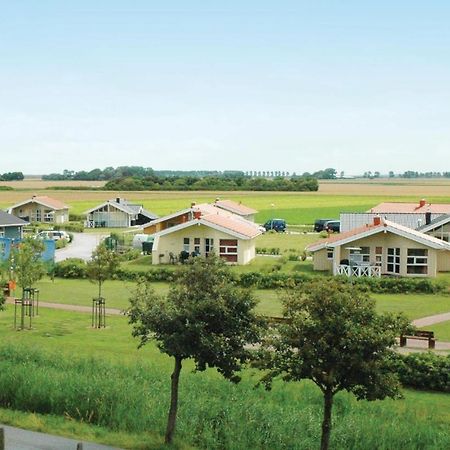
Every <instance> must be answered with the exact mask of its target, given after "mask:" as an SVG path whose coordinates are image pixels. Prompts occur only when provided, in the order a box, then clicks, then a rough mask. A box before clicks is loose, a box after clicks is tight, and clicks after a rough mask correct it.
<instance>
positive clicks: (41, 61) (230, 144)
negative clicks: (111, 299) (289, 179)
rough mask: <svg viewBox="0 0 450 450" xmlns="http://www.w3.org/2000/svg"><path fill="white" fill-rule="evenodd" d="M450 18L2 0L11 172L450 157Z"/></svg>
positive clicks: (0, 44) (344, 6)
mask: <svg viewBox="0 0 450 450" xmlns="http://www.w3.org/2000/svg"><path fill="white" fill-rule="evenodd" d="M224 4H225V6H224ZM449 23H450V2H448V1H428V2H424V1H420V2H419V1H414V0H410V1H395V2H392V1H384V0H383V1H376V2H375V1H373V2H361V1H322V2H321V1H310V2H305V1H291V2H289V1H282V0H281V1H272V2H269V1H266V2H264V1H243V0H241V1H234V0H229V1H227V2H223V1H222V2H212V1H209V2H208V1H184V2H183V1H169V0H168V1H151V0H147V1H133V0H128V1H119V0H116V1H114V0H108V1H96V0H89V1H85V0H77V1H68V0H65V1H45V0H39V1H37V0H36V1H31V0H29V1H25V0H17V1H14V2H12V1H4V0H0V32H1V34H0V37H1V39H0V149H1V154H2V156H3V158H2V162H1V164H0V172H5V171H9V170H23V171H24V172H26V173H48V172H52V171H62V170H63V169H65V168H70V169H75V170H80V169H91V168H94V167H102V168H103V167H106V166H117V165H135V164H137V165H144V166H151V167H153V168H155V169H242V170H289V171H291V172H293V171H296V172H303V171H306V170H308V171H313V170H317V169H319V168H323V167H329V166H332V167H336V168H337V169H338V170H345V171H346V172H347V173H348V174H351V173H361V172H363V171H366V170H380V171H382V172H387V171H389V170H394V171H403V170H407V169H415V170H424V171H425V170H450V164H449V162H448V161H449V156H448V155H449V153H450V152H449V148H450V128H449V123H450V26H449Z"/></svg>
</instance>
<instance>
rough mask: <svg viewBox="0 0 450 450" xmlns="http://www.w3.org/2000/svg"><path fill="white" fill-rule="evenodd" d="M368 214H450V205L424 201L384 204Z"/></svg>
mask: <svg viewBox="0 0 450 450" xmlns="http://www.w3.org/2000/svg"><path fill="white" fill-rule="evenodd" d="M367 212H372V213H378V214H383V213H410V214H411V213H422V214H425V213H427V212H430V213H432V214H450V203H428V202H425V201H424V200H421V201H420V202H416V203H403V202H384V203H380V204H379V205H377V206H374V207H373V208H371V209H370V210H369V211H367Z"/></svg>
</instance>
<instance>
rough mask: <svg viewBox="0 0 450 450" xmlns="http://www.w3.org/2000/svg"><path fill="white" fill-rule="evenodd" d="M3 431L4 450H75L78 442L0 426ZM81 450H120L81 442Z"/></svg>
mask: <svg viewBox="0 0 450 450" xmlns="http://www.w3.org/2000/svg"><path fill="white" fill-rule="evenodd" d="M0 428H3V429H4V430H5V450H76V449H77V444H78V443H79V442H80V441H77V440H75V439H68V438H64V437H60V436H54V435H51V434H46V433H37V432H35V431H28V430H23V429H22V428H15V427H9V426H6V425H2V424H0ZM83 450H120V449H118V447H108V446H106V445H101V444H94V443H91V442H83Z"/></svg>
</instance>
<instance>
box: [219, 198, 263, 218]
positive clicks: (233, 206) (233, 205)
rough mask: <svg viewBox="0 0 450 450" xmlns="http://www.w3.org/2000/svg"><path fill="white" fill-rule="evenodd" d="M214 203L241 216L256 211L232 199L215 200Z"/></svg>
mask: <svg viewBox="0 0 450 450" xmlns="http://www.w3.org/2000/svg"><path fill="white" fill-rule="evenodd" d="M214 204H215V205H216V206H217V207H219V208H222V209H225V210H227V211H231V212H232V213H235V214H239V215H241V216H248V215H251V214H256V213H257V212H258V211H256V209H253V208H249V207H248V206H245V205H243V204H242V203H240V202H239V203H237V202H234V201H233V200H216V201H215V202H214Z"/></svg>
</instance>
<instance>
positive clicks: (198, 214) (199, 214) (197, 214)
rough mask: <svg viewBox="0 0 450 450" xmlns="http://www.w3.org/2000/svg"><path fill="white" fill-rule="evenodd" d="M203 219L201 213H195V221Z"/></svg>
mask: <svg viewBox="0 0 450 450" xmlns="http://www.w3.org/2000/svg"><path fill="white" fill-rule="evenodd" d="M200 217H202V212H201V211H194V219H200Z"/></svg>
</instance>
